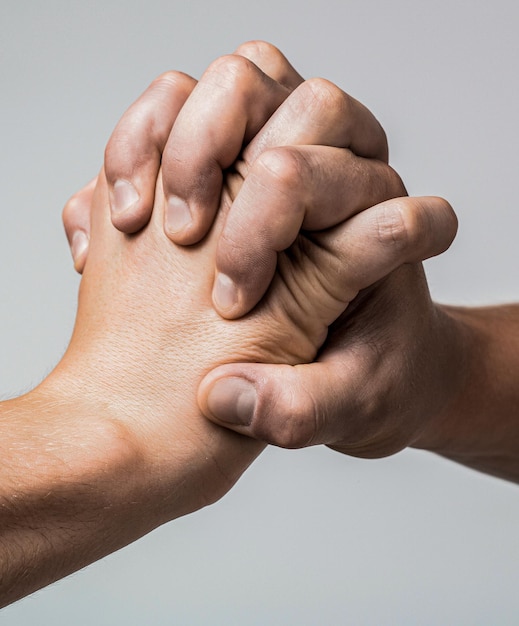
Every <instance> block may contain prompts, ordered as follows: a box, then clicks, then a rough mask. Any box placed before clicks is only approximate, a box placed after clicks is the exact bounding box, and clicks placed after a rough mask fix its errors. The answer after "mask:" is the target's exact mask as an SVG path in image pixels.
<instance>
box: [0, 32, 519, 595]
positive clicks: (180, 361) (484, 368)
mask: <svg viewBox="0 0 519 626" xmlns="http://www.w3.org/2000/svg"><path fill="white" fill-rule="evenodd" d="M387 162H388V148H387V143H386V136H385V133H384V131H383V129H382V128H381V126H380V125H379V123H378V122H377V121H376V119H375V118H374V117H373V116H372V114H371V113H370V112H369V111H368V110H367V109H366V108H365V107H364V106H363V105H362V104H360V103H359V102H358V101H356V100H354V99H353V98H351V97H350V96H348V95H347V94H346V93H344V92H343V91H341V90H340V89H339V88H338V87H336V86H335V85H333V84H332V83H330V82H328V81H326V80H323V79H311V80H307V81H305V80H304V79H303V78H302V77H301V76H300V75H299V74H298V73H297V72H296V70H295V69H294V68H293V67H292V66H291V65H290V63H289V62H288V61H287V59H286V58H285V57H284V56H283V55H282V54H281V52H280V51H279V50H277V49H276V48H274V47H273V46H271V45H269V44H266V43H261V42H253V43H247V44H244V45H242V46H241V47H240V48H239V49H238V50H237V51H236V52H235V53H234V54H233V55H229V56H227V57H223V58H220V59H218V60H216V61H215V62H213V63H212V64H211V65H210V66H209V68H208V69H207V70H206V72H205V73H204V75H203V76H202V78H201V79H200V81H199V82H196V81H195V80H194V79H192V78H191V77H189V76H187V75H185V74H182V73H179V72H169V73H167V74H164V75H162V76H160V77H159V78H158V79H156V80H155V81H154V82H153V83H152V84H151V85H150V87H149V88H148V89H147V90H146V91H145V92H144V94H143V95H142V96H141V97H140V98H139V99H138V100H137V101H136V102H135V103H134V104H133V105H132V106H131V107H130V108H129V109H128V111H127V112H126V113H125V114H124V116H123V117H122V119H121V121H120V122H119V124H118V125H117V127H116V129H115V130H114V132H113V134H112V137H111V139H110V141H109V143H108V146H107V148H106V153H105V163H104V167H103V169H102V170H101V172H100V174H99V175H98V176H97V178H96V179H95V180H94V181H92V182H91V183H90V184H89V185H88V186H87V187H85V188H84V189H83V190H82V191H80V192H79V193H78V194H76V195H75V196H74V197H73V198H72V199H71V200H70V201H69V202H68V203H67V205H66V207H65V209H64V213H63V219H64V223H65V229H66V231H67V236H68V239H69V242H70V245H71V250H72V255H73V258H74V263H75V267H76V269H77V270H78V271H79V272H81V273H82V274H83V276H82V280H81V286H80V293H79V304H78V312H77V318H76V324H75V328H74V332H73V336H72V339H71V342H70V345H69V348H68V350H67V351H66V353H65V355H64V357H63V358H62V360H61V361H60V363H59V364H58V366H57V367H56V368H55V370H54V371H53V372H52V373H51V374H50V375H49V376H48V377H47V378H46V379H45V380H44V381H43V382H42V383H41V384H40V385H39V386H38V387H37V388H36V389H34V390H33V391H31V392H30V393H28V394H27V395H25V396H22V397H20V398H15V399H12V400H9V401H6V402H3V403H1V404H0V414H1V415H2V418H3V419H2V425H3V432H2V438H1V442H2V443H1V446H2V456H3V459H4V464H3V470H2V471H3V472H4V475H3V477H2V480H1V482H0V490H1V491H0V498H1V502H2V516H3V517H2V523H1V527H0V528H1V532H2V535H1V538H2V539H1V542H0V551H1V552H2V559H1V561H0V563H1V564H0V569H1V577H0V578H1V580H2V584H1V588H0V597H1V599H2V603H3V604H7V603H9V602H12V601H14V600H16V599H18V598H20V597H22V596H24V595H26V594H28V593H31V592H32V591H34V590H36V589H38V588H40V587H42V586H44V585H46V584H48V583H50V582H52V581H54V580H56V579H58V578H61V577H63V576H65V575H67V574H69V573H71V572H73V571H75V570H77V569H79V568H81V567H83V566H85V565H87V564H88V563H90V562H92V561H94V560H96V559H99V558H101V557H103V556H104V555H106V554H108V553H110V552H112V551H114V550H116V549H118V548H120V547H122V546H124V545H127V544H128V543H130V542H131V541H133V540H135V539H137V538H138V537H141V536H142V535H144V534H146V533H147V532H149V531H150V530H152V529H153V528H155V527H157V526H159V525H160V524H163V523H165V522H167V521H170V520H172V519H174V518H176V517H179V516H181V515H185V514H187V513H190V512H192V511H195V510H197V509H199V508H201V507H203V506H205V505H208V504H210V503H212V502H214V501H216V500H218V499H219V498H220V497H222V496H223V495H224V494H225V493H226V492H227V491H228V490H229V489H230V488H231V487H232V485H233V484H234V483H235V482H236V481H237V480H238V478H239V477H240V475H241V474H242V473H243V472H244V471H245V469H246V468H247V467H248V465H249V464H250V463H252V462H253V460H254V459H255V458H256V457H257V456H258V455H259V454H260V453H261V451H262V450H263V448H264V447H265V445H266V444H274V445H277V446H282V447H286V448H299V447H304V446H309V445H316V444H325V445H327V446H329V447H330V448H333V449H334V450H337V451H339V452H342V453H344V454H348V455H353V456H358V457H365V458H376V457H382V456H386V455H389V454H393V453H396V452H398V451H399V450H402V449H403V448H406V447H408V446H413V447H416V448H422V449H426V450H430V451H434V452H437V453H439V454H442V455H444V456H446V457H449V458H451V459H453V460H456V461H459V462H462V463H464V464H466V465H469V466H472V467H475V468H477V469H480V470H482V471H486V472H488V473H493V474H496V475H499V476H502V477H505V478H508V479H511V480H518V479H519V463H518V458H519V444H518V443H517V440H518V437H517V436H516V437H513V436H512V437H511V436H510V432H511V430H510V429H511V424H513V410H512V409H513V408H514V407H517V403H518V398H517V397H516V396H517V391H515V389H516V387H517V385H516V384H515V379H516V372H517V371H518V369H516V368H518V367H519V365H518V364H517V362H516V361H517V359H519V357H518V356H517V355H518V354H519V350H518V347H519V346H517V345H515V344H518V343H519V338H518V337H519V333H518V332H517V331H518V329H517V326H518V320H519V316H518V314H517V311H516V307H514V306H509V307H495V308H489V309H481V310H476V309H461V308H454V307H445V306H439V305H437V304H435V303H433V302H432V301H431V298H430V295H429V291H428V288H427V283H426V280H425V277H424V273H423V269H422V266H421V264H420V262H421V261H422V260H424V259H426V258H428V257H431V256H434V255H437V254H440V253H442V252H443V251H444V250H446V249H447V248H448V246H449V245H450V243H451V242H452V240H453V238H454V235H455V232H456V228H457V221H456V218H455V215H454V213H453V211H452V209H451V207H450V205H449V204H448V203H447V202H446V201H445V200H442V199H440V198H436V197H422V198H409V197H407V195H406V191H405V187H404V185H403V183H402V181H401V179H400V177H399V176H398V174H397V173H396V172H395V171H394V170H393V169H392V168H391V167H390V166H389V165H388V163H387ZM504 328H508V330H509V331H510V332H508V333H506V332H503V329H504ZM503 335H504V336H505V337H506V336H508V338H509V339H508V340H507V341H506V342H504V341H503V339H502V337H503ZM510 337H512V339H510ZM514 338H515V339H514ZM514 393H515V394H516V395H514ZM490 408H491V409H492V410H490ZM515 428H516V430H517V426H515Z"/></svg>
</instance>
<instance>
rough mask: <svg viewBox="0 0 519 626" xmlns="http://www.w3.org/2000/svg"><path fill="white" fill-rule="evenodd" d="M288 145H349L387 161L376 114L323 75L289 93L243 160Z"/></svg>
mask: <svg viewBox="0 0 519 626" xmlns="http://www.w3.org/2000/svg"><path fill="white" fill-rule="evenodd" d="M289 145H322V146H333V147H336V148H348V149H349V150H351V151H352V152H354V153H355V154H356V155H358V156H361V157H366V158H373V159H379V160H380V161H383V162H384V163H387V161H388V145H387V138H386V133H385V132H384V129H383V128H382V126H381V125H380V123H379V122H378V120H377V119H376V117H375V116H374V115H373V114H372V113H371V111H370V110H369V109H367V108H366V107H365V106H364V105H363V104H361V103H360V102H359V101H358V100H356V99H355V98H353V97H352V96H350V95H349V94H347V93H346V92H344V91H343V90H342V89H340V88H339V87H337V85H334V84H333V83H331V82H330V81H328V80H326V79H324V78H311V79H309V80H306V81H304V82H303V83H302V84H300V85H299V86H298V87H297V88H296V89H295V90H294V91H293V92H292V93H291V94H290V95H289V97H288V98H287V99H286V101H285V102H283V104H281V106H280V107H279V108H278V109H277V110H276V112H275V113H274V114H273V115H272V117H271V119H270V120H268V122H267V123H266V124H265V126H264V128H262V129H261V132H260V133H258V136H257V137H255V138H254V140H253V141H251V143H250V145H249V146H247V147H246V149H245V150H244V153H243V161H244V164H245V166H246V167H247V166H248V167H250V165H251V164H252V163H254V161H255V160H256V159H257V158H258V157H259V155H260V154H261V153H262V152H264V151H265V150H267V149H269V148H273V147H276V146H289ZM245 173H246V172H242V174H245Z"/></svg>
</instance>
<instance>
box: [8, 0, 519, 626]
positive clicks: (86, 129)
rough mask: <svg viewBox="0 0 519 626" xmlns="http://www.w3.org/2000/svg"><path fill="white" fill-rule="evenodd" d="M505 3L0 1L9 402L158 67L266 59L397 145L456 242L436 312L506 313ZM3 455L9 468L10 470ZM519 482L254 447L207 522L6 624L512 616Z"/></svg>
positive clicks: (47, 348) (509, 87) (131, 554)
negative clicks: (247, 51) (326, 86)
mask: <svg viewBox="0 0 519 626" xmlns="http://www.w3.org/2000/svg"><path fill="white" fill-rule="evenodd" d="M516 5H517V3H516V2H515V1H514V0H510V1H509V2H506V1H497V2H496V1H494V2H492V3H490V2H487V1H485V2H484V1H476V0H467V1H457V2H456V1H454V2H453V1H450V2H449V1H436V2H435V3H429V2H427V3H425V2H421V1H417V0H409V1H406V0H394V1H389V0H379V1H374V0H359V1H348V0H342V1H341V2H335V1H334V2H320V3H318V2H313V3H309V2H301V1H299V2H297V1H296V0H292V1H283V0H276V1H273V0H262V1H261V2H255V3H252V2H250V3H247V2H244V1H241V2H238V1H237V0H235V1H227V2H221V1H218V0H213V1H209V0H205V1H203V2H196V1H193V0H192V1H191V2H189V3H188V2H179V1H178V0H169V1H168V2H166V1H158V0H154V1H147V2H142V3H139V2H135V1H134V2H129V1H126V2H122V1H121V2H115V1H107V0H103V1H100V0H95V1H91V2H88V1H85V0H83V1H82V2H74V1H71V0H67V1H62V2H58V1H56V0H54V1H49V0H47V1H45V2H43V1H42V2H36V1H34V2H23V1H20V0H17V1H14V0H1V2H0V30H1V35H0V85H1V87H0V112H1V115H0V141H1V149H2V168H1V170H0V172H1V173H0V179H1V195H0V198H1V205H2V208H1V213H0V215H1V228H0V255H1V263H0V294H1V295H0V298H1V303H2V307H1V311H0V328H1V342H2V343H1V346H2V347H1V352H0V355H1V356H0V389H1V393H2V394H3V395H4V397H8V396H10V395H15V394H16V393H19V392H22V391H24V390H27V389H29V388H30V387H32V386H33V385H34V384H35V383H37V382H38V381H39V380H40V379H41V378H42V377H43V376H44V375H45V373H46V372H48V371H49V370H50V369H51V367H52V366H53V365H54V364H55V363H56V362H57V360H58V359H59V358H60V355H61V354H62V352H63V350H64V349H65V347H66V344H67V340H68V337H69V334H70V331H71V327H72V322H73V317H74V310H75V297H76V290H77V283H78V278H77V276H75V275H74V273H73V270H72V265H71V262H70V258H69V253H68V248H67V246H66V243H65V239H64V236H63V234H62V229H61V224H60V210H61V207H62V205H63V204H64V202H65V200H66V199H67V197H68V196H69V195H70V194H71V193H73V192H74V191H75V190H76V189H77V188H79V187H80V186H81V185H82V184H83V183H84V182H86V181H87V180H88V179H90V177H92V176H93V175H94V174H95V173H96V171H97V169H98V167H99V166H100V164H101V159H102V154H103V147H104V145H105V143H106V140H107V139H108V136H109V134H110V131H111V129H112V128H113V126H114V125H115V123H116V122H117V120H118V118H119V117H120V115H121V114H122V112H123V111H124V109H125V108H126V107H127V106H128V105H129V104H130V102H132V101H133V100H134V99H135V98H136V97H137V96H138V94H139V93H140V92H141V91H142V90H143V89H144V88H145V87H146V85H147V84H148V83H149V82H150V81H151V80H152V78H153V77H155V76H156V75H157V74H159V73H160V72H162V71H164V70H166V69H169V68H175V69H182V70H184V71H187V72H189V73H191V74H193V75H194V76H199V75H200V74H201V72H202V71H203V69H204V68H205V66H206V65H207V64H208V63H209V62H210V61H211V60H212V59H214V58H215V57H217V56H219V55H221V54H224V53H227V52H230V51H232V50H233V49H234V48H235V47H236V46H237V45H238V44H239V43H240V42H241V41H244V40H247V39H252V38H262V39H267V40H270V41H272V42H273V43H275V44H277V45H278V46H279V47H280V48H281V49H282V50H283V51H284V52H285V53H286V54H287V56H288V57H289V58H290V59H291V60H292V62H293V63H294V65H295V66H296V67H297V68H298V69H299V71H300V72H301V73H302V74H304V75H305V76H307V77H309V76H314V75H324V76H326V77H327V78H329V79H331V80H333V81H334V82H336V83H338V84H339V85H341V86H342V87H343V88H344V89H345V90H346V91H348V92H350V93H351V94H353V95H355V96H356V97H357V98H359V99H360V100H362V101H363V102H365V103H366V104H367V105H368V106H370V108H372V110H373V111H374V112H375V114H376V115H377V116H378V117H379V119H380V120H381V121H382V123H383V125H384V126H385V128H386V129H387V132H388V135H389V139H390V145H391V152H392V164H393V165H394V166H395V167H396V168H397V169H398V170H399V172H400V173H401V175H402V176H403V178H404V180H405V181H406V184H407V186H408V189H409V191H410V192H411V193H414V194H426V193H434V194H438V195H443V196H445V197H447V198H448V199H449V200H450V201H451V202H452V204H453V205H454V207H455V208H456V210H457V212H458V215H459V218H460V223H461V229H460V234H459V237H458V239H457V242H456V244H455V245H454V247H453V248H452V249H451V251H450V252H449V253H448V254H446V255H445V256H444V257H442V258H441V259H437V260H434V261H431V262H429V263H428V264H427V270H428V275H429V278H430V283H431V289H432V292H433V295H434V296H435V298H437V299H439V300H441V301H448V302H453V303H461V304H475V303H491V302H496V301H507V300H514V299H516V298H517V269H516V268H517V266H518V258H517V257H518V253H517V246H516V239H517V228H518V226H519V218H518V216H517V194H516V181H517V179H518V177H517V147H516V146H517V144H518V140H519V128H518V123H517V103H518V100H519V99H518V95H519V93H518V90H519V78H518V72H517V58H518V50H519V42H518V37H517V31H518V13H519V11H518V9H517V8H516ZM0 462H1V460H0ZM518 529H519V498H518V491H517V487H515V486H512V485H509V484H506V483H505V482H502V481H499V480H496V479H492V478H488V477H485V476H482V475H479V474H477V473H475V472H472V471H470V470H467V469H464V468H461V467H457V466H456V465H454V464H451V463H449V462H447V461H444V460H442V459H439V458H435V457H434V456H432V455H428V454H426V453H420V452H413V451H409V452H405V453H402V454H399V455H397V456H396V457H393V458H391V459H385V460H381V461H361V460H354V459H349V458H346V457H343V456H340V455H339V454H336V453H333V452H331V451H329V450H326V449H311V450H306V451H296V452H286V451H280V450H274V449H272V450H270V451H268V452H267V453H266V454H264V455H263V456H262V457H261V458H260V459H259V460H258V461H257V463H256V464H255V465H254V466H253V467H252V468H251V469H250V471H249V472H248V473H247V474H246V475H245V476H244V477H243V479H242V480H241V482H240V483H239V484H238V485H237V487H236V488H235V489H234V490H233V491H232V492H231V493H230V494H229V495H228V496H226V497H225V498H224V499H223V500H222V501H221V502H219V503H218V504H216V505H215V506H213V507H212V508H210V509H207V510H204V511H201V512H199V513H196V514H194V515H191V516H189V517H187V518H184V519H181V520H178V521H176V522H173V523H172V524H169V525H167V526H165V527H163V528H161V529H159V530H157V531H156V532H154V533H152V534H151V535H149V536H148V537H146V538H144V539H142V540H140V541H139V542H137V543H136V544H134V545H133V546H130V547H128V548H126V549H124V550H122V551H120V552H119V553H117V554H114V555H112V556H110V557H108V558H106V559H104V560H103V561H101V562H99V563H97V564H95V565H93V566H91V567H89V568H87V569H86V570H84V571H82V572H80V573H77V574H75V575H73V576H71V577H69V578H68V579H66V580H64V581H62V582H60V583H58V584H55V585H53V586H52V587H50V588H48V589H45V590H43V591H41V592H40V593H38V594H36V595H34V596H32V597H30V598H27V599H25V600H23V601H21V602H19V603H17V604H16V605H14V606H12V607H9V608H8V609H6V610H4V611H3V612H2V613H1V614H0V623H1V624H7V625H10V624H12V625H14V624H16V625H17V626H22V625H25V624H38V625H46V624H49V625H50V624H52V625H58V624H59V625H61V624H63V625H65V624H66V625H69V624H74V625H76V626H79V625H86V624H96V625H98V626H101V625H104V624H125V625H128V626H130V625H134V624H154V625H160V624H226V625H227V624H247V625H248V624H301V625H307V624H308V625H310V624H399V625H400V624H420V625H426V624H435V625H436V624H471V625H474V624H481V625H483V624H484V625H488V624H517V623H518V620H519V593H518V592H517V589H518V576H519V532H518Z"/></svg>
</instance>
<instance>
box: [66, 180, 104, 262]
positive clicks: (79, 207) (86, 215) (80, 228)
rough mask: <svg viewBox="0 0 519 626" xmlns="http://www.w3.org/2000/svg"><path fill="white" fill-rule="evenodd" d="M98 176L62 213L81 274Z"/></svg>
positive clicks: (73, 256) (76, 194)
mask: <svg viewBox="0 0 519 626" xmlns="http://www.w3.org/2000/svg"><path fill="white" fill-rule="evenodd" d="M96 184H97V176H96V177H95V178H93V179H92V180H91V181H90V182H89V183H88V184H87V185H85V186H84V187H83V188H82V189H80V190H79V191H78V192H77V193H75V194H74V195H73V196H72V197H71V198H70V199H69V200H68V201H67V203H66V204H65V206H64V208H63V212H62V219H63V226H64V227H65V234H66V235H67V240H68V243H69V246H70V251H71V254H72V259H73V261H74V268H75V270H76V271H77V272H79V274H81V273H82V272H83V268H84V267H85V263H86V259H87V255H88V246H89V242H90V207H91V206H92V197H93V195H94V189H95V186H96Z"/></svg>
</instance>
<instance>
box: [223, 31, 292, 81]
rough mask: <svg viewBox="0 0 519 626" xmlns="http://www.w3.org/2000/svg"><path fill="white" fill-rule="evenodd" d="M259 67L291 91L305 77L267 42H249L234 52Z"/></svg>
mask: <svg viewBox="0 0 519 626" xmlns="http://www.w3.org/2000/svg"><path fill="white" fill-rule="evenodd" d="M234 54H238V55H240V56H242V57H245V58H246V59H249V61H252V62H253V63H254V64H255V65H257V66H258V67H259V68H260V70H261V71H262V72H263V73H264V74H266V75H267V76H270V78H272V79H273V80H275V81H277V82H278V83H280V84H281V85H283V86H284V87H287V88H288V89H289V90H290V91H292V90H293V89H295V88H296V87H298V86H299V85H300V84H301V83H302V82H303V80H304V79H303V77H302V76H301V75H300V74H299V73H298V72H297V71H296V70H295V69H294V67H293V66H292V65H291V64H290V63H289V61H288V59H287V58H286V57H285V55H284V54H283V53H282V52H281V51H280V50H278V48H276V46H273V45H272V44H270V43H267V42H266V41H247V42H246V43H243V44H241V45H240V46H239V47H238V48H237V49H236V50H235V52H234Z"/></svg>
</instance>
